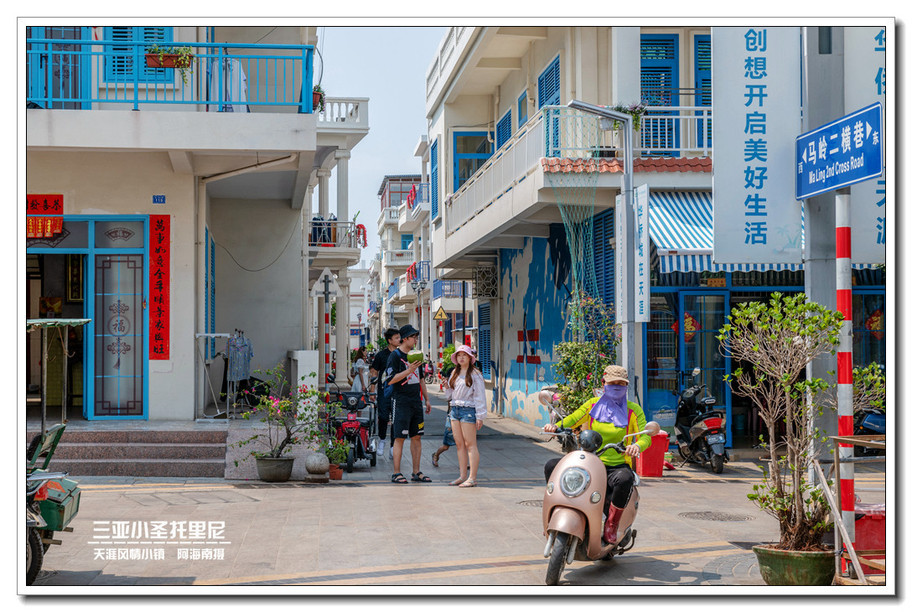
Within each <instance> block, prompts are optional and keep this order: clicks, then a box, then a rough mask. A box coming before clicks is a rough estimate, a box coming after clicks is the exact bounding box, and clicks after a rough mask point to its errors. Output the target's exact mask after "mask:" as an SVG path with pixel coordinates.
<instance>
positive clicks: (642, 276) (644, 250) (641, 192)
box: [633, 185, 651, 323]
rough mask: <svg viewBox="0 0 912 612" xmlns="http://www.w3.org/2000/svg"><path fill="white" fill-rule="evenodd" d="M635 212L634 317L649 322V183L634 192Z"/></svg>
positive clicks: (635, 319) (639, 321)
mask: <svg viewBox="0 0 912 612" xmlns="http://www.w3.org/2000/svg"><path fill="white" fill-rule="evenodd" d="M633 214H634V216H635V217H636V225H635V226H634V235H635V236H636V245H635V246H634V250H633V263H634V275H633V276H634V286H635V287H636V299H635V300H634V312H633V319H634V321H636V322H637V323H648V322H649V295H650V293H651V290H650V285H649V185H640V186H639V187H637V188H636V190H635V191H634V192H633Z"/></svg>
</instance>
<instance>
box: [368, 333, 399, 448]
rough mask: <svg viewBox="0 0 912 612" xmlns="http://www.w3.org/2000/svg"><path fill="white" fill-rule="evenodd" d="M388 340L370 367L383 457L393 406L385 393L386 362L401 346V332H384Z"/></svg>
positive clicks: (378, 434)
mask: <svg viewBox="0 0 912 612" xmlns="http://www.w3.org/2000/svg"><path fill="white" fill-rule="evenodd" d="M383 337H384V338H386V344H387V345H386V346H385V347H384V348H383V350H382V351H380V352H379V353H377V355H376V356H375V357H374V360H373V361H372V362H371V365H370V378H371V380H372V381H375V382H374V383H373V387H374V388H373V391H374V393H376V394H377V437H378V438H380V444H379V445H378V447H377V454H378V455H379V456H381V457H382V456H383V451H384V450H385V449H386V430H387V429H388V428H389V422H390V415H391V408H392V407H391V404H390V398H388V397H386V394H385V393H383V386H384V383H385V382H386V380H385V379H386V362H387V360H388V359H389V356H390V353H392V352H393V351H394V350H396V348H397V347H398V346H399V330H398V329H396V328H395V327H390V328H389V329H387V330H386V331H385V332H383ZM392 453H393V445H392V444H390V459H392Z"/></svg>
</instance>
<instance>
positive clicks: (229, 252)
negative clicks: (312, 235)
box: [209, 215, 301, 272]
mask: <svg viewBox="0 0 912 612" xmlns="http://www.w3.org/2000/svg"><path fill="white" fill-rule="evenodd" d="M300 219H301V217H300V215H299V216H298V221H295V224H294V227H292V228H291V233H290V234H289V235H288V240H286V241H285V246H283V247H282V250H281V251H280V252H279V254H278V255H276V257H275V259H273V260H272V261H270V262H269V263H268V264H266V265H265V266H263V267H262V268H256V269H253V270H252V269H250V268H245V267H244V266H243V265H241V262H239V261H238V260H237V259H236V258H235V256H234V255H232V253H231V251H229V250H228V247H226V246H225V245H223V244H221V243H219V241H217V240H216V239H215V236H214V234H213V233H212V230H211V229H210V230H209V236H210V237H211V238H212V242H213V244H216V245H218V246H219V248H221V249H222V250H224V251H225V252H226V253H228V257H230V258H231V260H232V261H233V262H234V263H235V264H237V267H239V268H240V269H241V270H244V271H245V272H262V271H263V270H265V269H267V268H269V267H271V266H273V265H274V264H275V263H276V262H277V261H279V259H280V258H281V257H282V255H284V254H285V251H287V250H288V245H289V244H291V239H292V237H293V236H294V235H295V231H296V230H297V229H298V223H299V221H300Z"/></svg>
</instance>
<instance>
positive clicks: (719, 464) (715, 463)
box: [709, 455, 725, 474]
mask: <svg viewBox="0 0 912 612" xmlns="http://www.w3.org/2000/svg"><path fill="white" fill-rule="evenodd" d="M709 463H710V465H712V471H713V472H715V473H716V474H721V473H722V470H723V469H724V466H725V458H724V457H723V456H722V455H713V456H712V457H710V458H709Z"/></svg>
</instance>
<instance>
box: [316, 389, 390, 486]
mask: <svg viewBox="0 0 912 612" xmlns="http://www.w3.org/2000/svg"><path fill="white" fill-rule="evenodd" d="M326 380H328V381H329V382H330V383H331V384H332V385H334V386H335V387H336V397H337V398H338V401H339V402H340V403H341V404H342V408H343V409H344V410H345V413H346V414H345V417H344V418H340V417H335V418H333V419H332V427H333V429H334V430H335V433H336V439H337V440H346V441H347V442H348V443H349V447H348V458H347V459H346V461H345V471H346V472H348V473H349V474H351V472H352V470H353V469H354V466H355V462H356V461H359V460H361V459H367V460H369V461H370V465H371V467H374V466H376V465H377V446H378V440H379V438H378V437H377V435H376V431H374V430H375V429H376V423H377V418H376V414H375V408H376V396H375V395H373V394H368V393H367V392H364V391H342V390H341V389H340V388H339V385H337V384H336V379H335V377H334V376H333V375H332V374H330V375H329V376H327V377H326ZM365 410H366V411H367V416H364V417H362V416H361V414H362V412H363V411H365Z"/></svg>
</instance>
